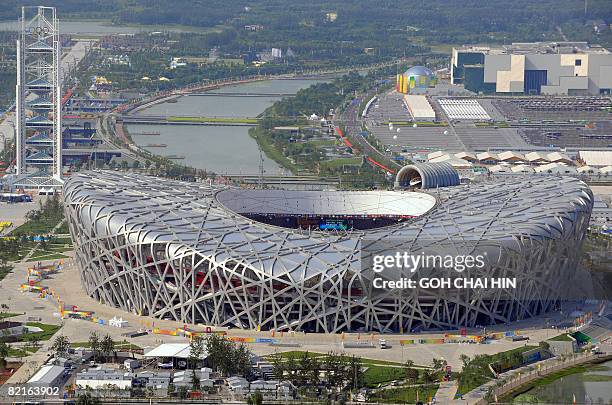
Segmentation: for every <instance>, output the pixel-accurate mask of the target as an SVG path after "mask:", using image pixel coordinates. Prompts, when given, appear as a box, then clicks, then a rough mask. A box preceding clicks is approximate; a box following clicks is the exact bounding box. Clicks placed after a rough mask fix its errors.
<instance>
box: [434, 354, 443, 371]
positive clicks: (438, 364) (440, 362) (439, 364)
mask: <svg viewBox="0 0 612 405" xmlns="http://www.w3.org/2000/svg"><path fill="white" fill-rule="evenodd" d="M431 364H432V366H433V369H434V370H435V371H440V370H442V369H443V368H444V367H445V366H446V364H447V362H446V360H444V359H436V358H435V357H434V358H433V359H432V360H431Z"/></svg>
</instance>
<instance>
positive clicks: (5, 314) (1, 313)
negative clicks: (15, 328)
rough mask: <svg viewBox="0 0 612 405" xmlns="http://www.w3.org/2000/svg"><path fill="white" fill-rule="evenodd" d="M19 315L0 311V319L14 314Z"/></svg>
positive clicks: (14, 314)
mask: <svg viewBox="0 0 612 405" xmlns="http://www.w3.org/2000/svg"><path fill="white" fill-rule="evenodd" d="M17 315H21V314H16V313H14V312H0V319H6V318H12V317H14V316H17Z"/></svg>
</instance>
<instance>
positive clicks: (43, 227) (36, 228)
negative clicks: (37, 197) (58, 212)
mask: <svg viewBox="0 0 612 405" xmlns="http://www.w3.org/2000/svg"><path fill="white" fill-rule="evenodd" d="M61 221H63V219H62V220H61ZM59 222H60V221H58V220H57V219H56V218H41V219H39V220H37V221H34V220H32V221H28V222H26V223H25V224H22V225H20V226H18V227H17V228H15V229H13V230H12V231H11V233H10V235H11V236H15V235H17V234H20V235H44V234H48V233H51V231H52V230H53V228H55V227H56V226H57V224H59ZM59 233H61V232H59Z"/></svg>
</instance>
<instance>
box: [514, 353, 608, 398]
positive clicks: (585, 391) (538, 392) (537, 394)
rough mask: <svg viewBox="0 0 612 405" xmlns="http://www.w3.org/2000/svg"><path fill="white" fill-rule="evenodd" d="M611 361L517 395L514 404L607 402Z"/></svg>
mask: <svg viewBox="0 0 612 405" xmlns="http://www.w3.org/2000/svg"><path fill="white" fill-rule="evenodd" d="M610 387H612V361H607V362H605V363H603V364H601V365H597V366H594V369H593V370H592V371H588V372H585V373H578V374H571V375H568V376H565V377H561V378H559V379H557V380H554V381H553V382H551V383H550V384H547V385H543V386H539V387H536V388H533V389H531V390H529V391H527V392H526V393H524V394H521V395H519V396H518V397H516V398H515V399H514V403H515V404H521V403H524V404H571V403H572V401H573V397H574V395H575V396H576V402H577V403H579V404H600V403H601V404H608V403H610V401H612V389H611V388H610Z"/></svg>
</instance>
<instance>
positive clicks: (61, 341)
mask: <svg viewBox="0 0 612 405" xmlns="http://www.w3.org/2000/svg"><path fill="white" fill-rule="evenodd" d="M69 348H70V339H68V338H67V337H66V336H64V335H58V336H57V337H56V338H55V340H54V341H53V344H52V345H51V350H53V351H54V352H55V354H56V355H57V356H59V357H63V356H65V355H66V353H68V349H69Z"/></svg>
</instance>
